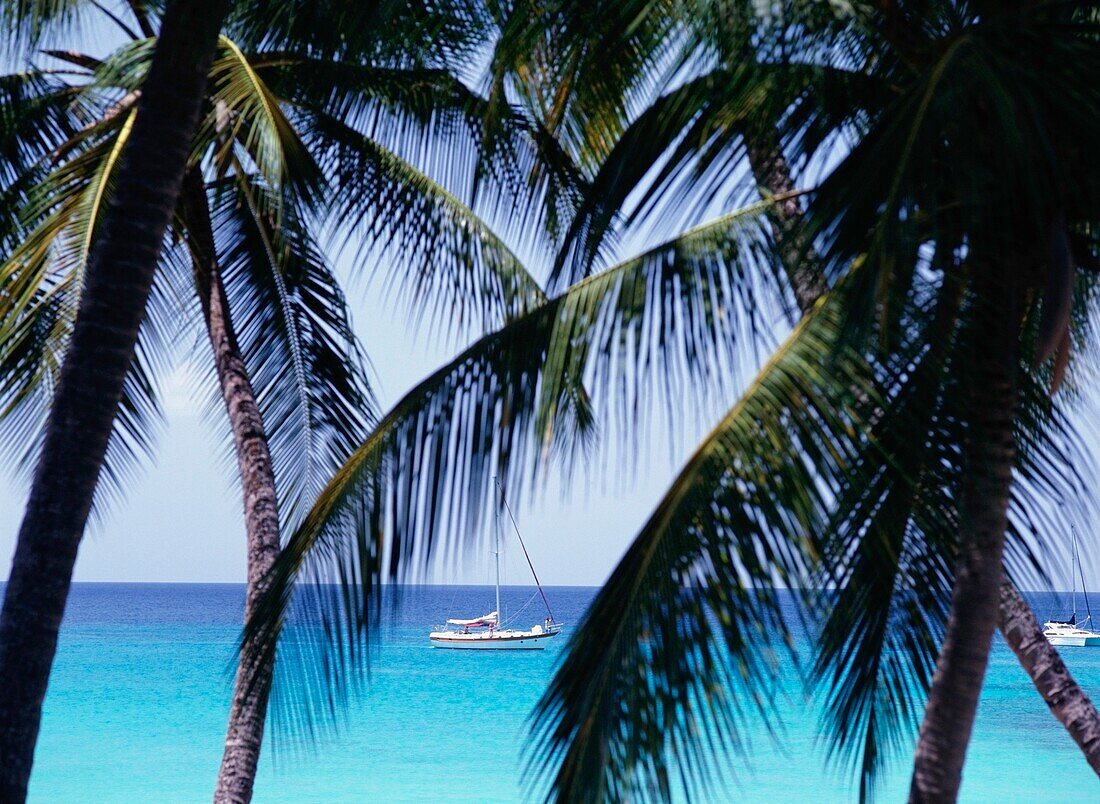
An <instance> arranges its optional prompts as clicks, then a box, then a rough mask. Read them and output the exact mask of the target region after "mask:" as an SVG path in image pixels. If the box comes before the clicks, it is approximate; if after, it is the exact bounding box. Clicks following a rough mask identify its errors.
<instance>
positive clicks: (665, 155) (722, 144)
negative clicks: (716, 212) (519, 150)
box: [503, 0, 1100, 773]
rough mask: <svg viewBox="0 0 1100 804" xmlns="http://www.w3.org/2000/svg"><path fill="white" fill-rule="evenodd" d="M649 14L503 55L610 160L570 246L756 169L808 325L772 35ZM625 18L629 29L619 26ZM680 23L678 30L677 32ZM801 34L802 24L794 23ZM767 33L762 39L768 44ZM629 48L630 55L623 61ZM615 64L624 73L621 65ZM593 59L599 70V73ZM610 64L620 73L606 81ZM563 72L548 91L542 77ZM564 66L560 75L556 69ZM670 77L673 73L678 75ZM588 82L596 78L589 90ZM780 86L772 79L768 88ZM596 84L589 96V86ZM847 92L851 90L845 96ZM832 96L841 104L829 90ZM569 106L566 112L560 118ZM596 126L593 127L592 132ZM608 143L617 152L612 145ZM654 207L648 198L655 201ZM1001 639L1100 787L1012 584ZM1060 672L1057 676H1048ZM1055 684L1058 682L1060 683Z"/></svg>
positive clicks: (814, 285)
mask: <svg viewBox="0 0 1100 804" xmlns="http://www.w3.org/2000/svg"><path fill="white" fill-rule="evenodd" d="M688 10H689V9H686V8H685V7H683V6H679V5H677V4H672V3H667V4H666V3H659V2H652V3H649V4H645V3H642V4H636V5H629V4H628V5H627V6H620V5H615V6H614V7H612V8H603V7H602V6H601V4H591V3H585V4H574V3H571V2H568V0H566V2H561V3H557V4H555V7H554V11H553V12H549V13H550V14H556V15H557V16H558V17H559V18H560V21H559V22H558V28H559V29H560V30H561V31H562V33H561V35H560V36H559V37H558V39H557V41H556V42H555V49H554V51H553V54H552V55H548V54H547V53H546V46H543V48H542V50H539V49H537V48H532V47H531V45H530V42H529V41H528V38H529V36H530V32H531V31H534V30H536V29H537V26H539V25H540V24H542V23H543V21H544V20H545V18H546V16H547V14H548V12H547V11H546V10H545V8H544V7H540V10H539V12H538V13H535V14H530V13H529V14H528V16H524V15H522V14H518V15H517V19H518V21H514V22H513V27H515V28H516V29H518V31H519V34H518V35H516V34H515V32H513V40H514V41H512V42H510V43H509V46H508V47H506V48H504V51H505V52H506V53H508V54H509V55H508V57H507V58H506V59H503V64H504V65H505V66H506V67H507V69H509V70H511V71H513V72H518V73H520V74H522V75H526V76H539V77H540V78H542V80H543V82H544V83H545V84H546V86H545V87H543V88H541V91H540V90H539V88H535V89H532V90H529V94H530V95H533V96H536V97H547V96H548V97H552V98H554V99H555V100H556V101H557V102H558V104H559V106H560V107H562V108H559V109H554V110H552V111H550V112H548V117H549V118H550V119H552V120H558V121H561V120H562V119H563V118H565V119H566V121H565V122H559V125H561V126H562V127H563V128H566V129H568V130H571V131H573V130H582V131H583V130H585V127H586V126H587V129H588V130H589V131H588V133H587V134H586V136H585V138H584V141H583V146H582V147H583V148H584V149H585V150H586V151H587V152H589V153H593V154H594V155H595V157H598V158H599V159H600V160H601V164H600V169H599V171H598V173H597V175H596V176H595V177H594V179H593V181H592V189H593V192H592V193H590V194H589V195H588V196H587V197H586V199H585V202H584V205H583V206H582V209H581V214H580V215H579V216H578V217H577V218H576V219H575V220H574V223H573V227H572V235H573V237H574V238H575V239H576V240H579V241H581V243H580V245H579V247H578V251H579V254H580V259H577V260H576V265H577V267H578V268H579V269H580V270H581V271H582V272H583V270H584V269H585V266H586V265H588V264H590V263H589V261H590V259H591V257H592V256H593V255H594V254H596V253H597V252H598V251H599V248H600V245H601V243H602V241H603V239H604V237H605V236H606V233H607V231H608V227H609V225H610V224H611V223H612V221H613V219H614V215H615V214H616V212H617V211H618V210H620V209H621V208H622V207H623V205H624V204H625V202H626V200H627V199H628V198H629V197H630V196H631V194H632V193H634V192H640V191H644V189H645V187H644V183H645V182H644V180H645V179H646V177H647V176H648V175H649V174H650V172H651V171H661V173H660V176H661V178H660V179H659V181H664V182H669V183H671V181H672V179H674V178H675V177H677V174H678V172H682V171H685V168H688V167H690V169H691V170H694V175H693V177H692V179H693V181H694V182H697V183H705V182H710V181H713V180H714V178H715V176H716V175H717V176H718V177H720V176H722V175H723V174H725V175H728V174H730V173H734V172H736V170H737V164H738V162H739V161H741V160H744V161H746V162H747V163H748V165H749V169H750V171H751V174H752V178H753V179H754V180H755V181H756V183H757V184H758V185H759V187H760V188H761V192H762V193H763V194H764V196H765V197H770V198H778V199H782V201H781V203H777V204H775V205H774V206H773V208H772V213H771V214H772V219H773V225H774V227H775V236H776V242H777V247H778V248H779V249H781V252H782V255H783V263H784V265H785V267H786V272H787V279H788V282H789V284H790V287H791V290H792V292H793V295H794V299H795V302H796V304H797V306H798V309H799V311H800V312H801V313H802V314H803V315H805V314H807V313H808V312H809V311H810V310H811V309H812V308H813V306H814V304H816V302H817V301H818V299H820V297H821V295H822V293H823V292H824V291H825V289H826V287H827V284H828V283H827V281H826V277H825V275H824V270H823V266H822V264H821V261H820V259H819V257H818V255H817V254H816V253H815V251H814V249H813V248H812V246H811V245H809V244H807V243H806V242H805V236H804V235H803V234H802V229H803V226H802V221H803V212H802V207H801V205H800V199H799V194H798V193H794V192H792V191H793V190H794V189H795V184H794V182H793V181H792V178H791V174H790V169H789V166H788V163H787V159H786V157H785V155H784V153H783V150H782V148H781V147H780V141H779V140H780V137H779V132H778V131H777V121H778V120H780V119H782V117H783V116H784V115H785V114H787V113H788V112H789V111H790V108H791V107H790V105H789V104H790V98H789V97H788V96H785V95H783V94H782V93H776V94H772V93H770V92H768V93H765V92H759V93H757V94H756V95H749V94H748V93H746V92H745V91H744V90H745V87H744V82H745V81H746V80H747V78H749V76H750V75H751V68H752V64H753V62H754V60H755V58H756V54H755V53H754V52H753V51H754V49H757V48H758V49H760V50H761V51H762V53H766V52H767V50H768V48H769V41H768V39H767V37H766V34H767V25H766V24H763V21H762V20H761V19H760V18H759V17H758V16H757V15H756V14H754V13H753V12H752V11H751V10H750V9H748V8H741V7H740V6H738V4H729V5H725V6H721V5H718V4H707V3H703V4H698V5H696V6H692V7H690V12H691V13H685V11H688ZM796 12H797V13H801V14H803V17H802V19H801V22H802V24H806V25H810V26H813V27H815V28H822V27H823V26H824V27H828V26H829V25H830V24H832V20H830V19H829V14H827V13H826V14H825V17H824V18H822V10H821V9H820V8H813V7H811V8H809V9H796ZM620 15H621V16H620ZM643 16H644V17H645V18H646V19H649V20H659V21H660V25H661V27H660V29H659V31H657V32H656V36H655V37H654V36H653V35H652V34H650V38H649V39H647V38H646V37H645V36H644V33H645V31H646V29H645V28H644V27H643V28H642V29H641V32H642V33H639V30H638V29H637V28H636V27H635V26H632V25H630V24H628V23H629V21H630V20H632V19H636V18H638V17H643ZM677 20H679V22H678V23H677V22H675V21H677ZM792 24H793V23H792ZM677 30H678V31H679V35H680V38H682V39H685V40H686V41H685V45H684V50H685V52H686V54H687V55H686V56H685V57H684V59H683V60H673V64H674V65H675V67H676V68H677V69H679V70H683V68H684V67H685V65H686V66H688V67H690V68H692V72H690V73H688V74H687V75H686V76H685V75H683V74H682V73H681V74H679V75H677V77H676V81H677V83H676V85H675V86H674V87H673V88H672V89H671V90H669V91H668V92H667V93H666V94H664V95H661V96H660V97H659V98H657V99H656V100H655V101H654V102H653V103H652V104H651V105H650V106H649V107H647V108H644V110H642V111H641V112H636V113H635V114H634V115H633V116H631V115H629V114H625V113H624V112H625V109H624V105H625V98H627V97H630V96H632V94H634V95H636V94H637V92H636V88H635V87H633V86H631V85H630V81H631V80H632V81H634V82H635V83H640V82H641V81H643V80H644V79H641V78H640V76H642V75H644V74H645V73H646V72H647V69H646V68H647V67H648V68H649V69H648V72H650V73H651V72H653V66H652V65H653V64H654V63H659V62H660V59H661V57H662V56H663V57H665V58H666V59H667V58H668V56H667V54H668V52H669V50H670V49H671V48H670V46H669V45H668V43H667V40H668V39H675V38H676V37H675V35H674V32H675V31H677ZM761 33H763V34H764V36H763V37H762V36H760V34H761ZM617 37H622V38H623V39H624V40H625V41H626V42H629V44H630V46H629V47H621V46H620V47H615V46H614V44H612V45H611V46H610V47H609V46H608V42H609V41H610V42H612V43H614V42H616V41H617ZM615 56H618V59H617V60H615ZM585 59H598V60H599V68H596V67H595V65H594V64H593V63H587V62H586V61H585ZM609 62H611V63H614V64H615V65H616V66H617V67H618V69H614V68H610V69H609V68H608V64H609ZM543 63H550V64H553V65H558V66H559V68H558V70H557V71H556V72H551V74H550V75H549V77H548V78H546V77H542V76H543V74H544V72H545V71H542V72H540V70H539V69H537V67H538V65H541V64H543ZM561 65H564V67H561ZM670 72H676V70H671V71H670ZM589 76H592V77H591V78H589ZM607 76H611V77H612V79H611V80H615V79H616V78H618V79H619V80H623V78H624V77H625V80H626V82H627V83H626V86H615V87H611V88H608V87H607V86H605V84H606V82H607V81H608V78H607ZM790 77H791V78H793V79H795V80H796V81H797V80H801V81H804V82H809V81H814V80H816V81H817V82H818V83H817V84H815V85H814V90H815V91H821V92H829V91H831V90H830V87H831V86H832V83H833V82H837V81H838V80H843V81H850V80H851V79H850V78H848V77H847V76H837V75H835V74H834V75H830V74H828V73H820V72H819V73H813V72H809V73H808V74H804V75H798V74H797V73H795V74H794V75H792V76H790ZM773 80H774V79H773ZM589 82H592V86H589V85H588V84H589ZM555 85H566V86H569V87H571V88H572V90H573V91H572V92H570V93H559V94H555V93H554V92H553V91H552V87H553V86H555ZM840 86H843V84H841V85H840ZM833 91H835V90H833ZM567 101H568V104H571V105H568V108H565V107H566V105H567ZM593 121H595V122H593ZM608 130H615V131H617V132H619V136H618V138H617V139H610V138H608V137H607V136H605V132H606V131H608ZM609 141H613V142H614V143H615V144H614V147H610V148H609V147H608V145H607V143H608V142H609ZM650 192H651V193H652V191H650ZM1000 594H1001V601H1000V606H999V616H1000V620H999V623H998V624H999V626H1000V628H1001V630H1002V632H1003V633H1004V634H1005V637H1006V639H1007V641H1008V643H1009V645H1010V647H1012V649H1013V650H1014V651H1015V652H1016V654H1017V656H1018V657H1019V658H1020V661H1021V663H1022V664H1023V666H1024V667H1025V669H1026V670H1027V671H1028V674H1029V675H1030V676H1031V678H1032V681H1033V683H1034V684H1035V686H1036V689H1037V690H1038V691H1039V692H1040V694H1041V695H1042V696H1043V698H1044V700H1045V701H1046V702H1047V704H1048V705H1049V706H1050V707H1051V709H1052V711H1053V712H1054V714H1055V716H1056V717H1057V718H1058V719H1059V720H1060V721H1061V722H1062V723H1063V724H1064V725H1065V726H1066V728H1067V729H1068V730H1069V732H1070V734H1071V735H1072V736H1073V738H1074V739H1075V741H1076V742H1077V744H1078V745H1079V746H1080V747H1081V749H1082V751H1083V752H1084V753H1085V756H1086V758H1087V759H1088V761H1089V763H1090V765H1092V766H1093V768H1094V769H1095V770H1097V772H1098V773H1100V743H1098V741H1097V739H1096V735H1097V734H1100V716H1098V715H1097V714H1096V710H1095V708H1094V707H1092V705H1091V703H1090V702H1089V701H1088V698H1087V696H1085V695H1084V693H1083V692H1082V691H1081V689H1080V687H1079V686H1078V685H1077V684H1076V683H1075V682H1074V681H1073V679H1072V677H1071V676H1069V674H1068V671H1067V670H1065V666H1064V664H1063V663H1062V662H1061V659H1060V657H1059V656H1058V654H1057V651H1056V650H1055V649H1054V648H1053V647H1052V646H1051V645H1050V644H1049V643H1048V642H1047V641H1046V640H1045V639H1043V638H1042V634H1041V629H1040V627H1039V625H1038V622H1037V621H1036V620H1035V617H1034V615H1033V614H1029V609H1028V607H1027V606H1026V604H1025V602H1024V601H1023V598H1022V597H1021V596H1020V594H1019V592H1018V591H1017V590H1016V588H1015V586H1013V585H1012V584H1011V583H1005V584H1003V585H1002V587H1001V593H1000ZM1052 668H1056V669H1055V670H1053V671H1052V672H1048V669H1052ZM1052 679H1058V681H1057V682H1056V683H1052Z"/></svg>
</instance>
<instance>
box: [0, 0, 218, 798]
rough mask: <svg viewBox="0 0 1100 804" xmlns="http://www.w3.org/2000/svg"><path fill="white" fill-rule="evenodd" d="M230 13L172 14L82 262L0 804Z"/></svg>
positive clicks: (15, 622) (7, 710)
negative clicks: (113, 186)
mask: <svg viewBox="0 0 1100 804" xmlns="http://www.w3.org/2000/svg"><path fill="white" fill-rule="evenodd" d="M227 9H228V2H226V0H208V2H202V3H198V2H183V0H176V2H172V3H171V4H170V5H169V7H168V9H167V12H166V13H165V16H164V21H163V25H162V28H161V35H160V38H159V39H158V41H157V47H156V52H155V54H154V56H153V62H152V65H151V67H150V71H149V77H148V78H147V80H146V82H145V86H144V91H143V94H142V97H141V99H140V101H139V102H138V113H137V118H136V120H135V123H134V129H133V133H132V135H131V138H130V141H129V144H128V145H127V147H126V151H125V153H124V155H123V162H122V165H121V167H120V170H119V180H118V186H117V190H116V193H115V197H114V201H113V202H112V204H111V207H110V209H109V210H108V212H107V216H106V218H105V219H104V223H103V230H102V234H101V235H100V236H99V238H98V240H97V242H96V245H95V248H94V250H93V253H92V257H91V260H90V262H89V266H88V271H87V283H86V285H85V289H84V293H83V294H82V296H81V300H80V310H79V313H78V316H77V320H76V325H75V327H74V329H73V334H72V340H71V342H70V345H69V348H68V352H67V353H66V355H65V361H64V365H63V367H62V370H61V378H60V381H59V383H58V387H57V392H56V394H55V396H54V401H53V406H52V408H51V411H50V421H49V424H48V426H47V430H46V437H45V441H44V443H43V446H42V454H41V456H40V458H39V461H38V466H37V467H36V470H35V474H34V481H33V483H32V485H31V492H30V497H29V500H28V502H27V509H26V512H25V514H24V517H23V524H22V526H21V527H20V530H19V537H18V541H17V542H16V548H15V555H14V557H13V559H12V569H11V575H10V577H9V580H8V585H7V588H6V590H5V594H4V607H3V612H2V614H0V690H3V694H2V695H0V801H5V802H19V801H23V800H24V799H25V798H26V794H27V784H28V781H29V778H30V772H31V766H32V763H33V759H34V746H35V743H36V741H37V738H38V729H39V723H40V720H41V715H42V701H43V699H44V697H45V695H46V686H47V683H48V680H49V674H50V668H51V667H52V665H53V659H54V654H55V653H56V650H57V634H58V629H59V628H60V626H61V620H62V617H63V615H64V612H65V602H66V599H67V597H68V593H69V587H70V584H71V582H72V570H73V565H74V564H75V562H76V555H77V550H78V548H79V545H80V539H81V537H82V535H83V533H84V526H85V524H86V523H87V519H88V513H89V511H90V510H91V505H92V499H93V495H94V492H95V487H96V483H97V481H98V479H99V473H100V470H101V469H102V466H103V459H104V455H105V453H106V449H107V442H108V439H109V438H110V434H111V429H112V426H113V423H114V418H115V414H116V412H117V410H118V404H119V399H120V398H121V395H122V385H123V382H124V380H125V378H126V374H127V372H128V370H129V367H130V364H131V362H132V360H133V355H134V348H135V345H136V342H137V338H138V331H139V328H140V326H141V322H142V319H143V318H144V316H145V306H146V303H147V301H148V298H149V292H150V288H151V286H152V281H153V275H154V272H155V271H156V267H157V261H158V259H159V256H160V249H161V245H162V242H163V240H164V234H165V230H166V229H167V227H168V223H169V221H170V220H171V216H172V212H173V210H174V209H175V206H176V200H177V197H178V195H179V189H180V184H181V181H182V179H183V174H184V170H185V168H186V164H187V156H188V150H189V146H190V142H191V135H192V132H193V131H194V128H195V123H196V121H197V119H198V114H199V109H200V105H201V103H202V98H203V95H204V93H205V89H206V76H207V73H208V71H209V67H210V62H211V59H212V57H213V53H214V46H215V43H216V41H217V34H218V30H219V29H220V27H221V23H222V20H223V19H224V18H225V14H226V12H227Z"/></svg>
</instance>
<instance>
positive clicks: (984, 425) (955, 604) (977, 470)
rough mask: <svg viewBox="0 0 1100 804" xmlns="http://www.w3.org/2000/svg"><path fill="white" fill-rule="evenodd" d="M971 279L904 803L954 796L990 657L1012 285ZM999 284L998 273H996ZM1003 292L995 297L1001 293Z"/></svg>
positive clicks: (1005, 490)
mask: <svg viewBox="0 0 1100 804" xmlns="http://www.w3.org/2000/svg"><path fill="white" fill-rule="evenodd" d="M988 273H990V272H989V270H988V269H986V270H985V271H983V274H985V275H984V276H979V277H978V283H979V285H978V287H977V289H976V290H977V292H976V297H977V299H978V302H977V305H976V309H975V313H974V315H975V323H974V329H975V332H980V333H982V335H981V338H982V344H981V346H980V347H978V346H977V345H975V347H972V348H974V355H973V368H972V371H971V387H970V389H969V392H968V393H969V399H968V413H969V428H968V433H967V440H966V446H965V450H966V462H965V466H966V470H965V471H966V478H965V480H964V485H963V492H962V501H961V503H962V504H961V510H960V516H961V519H962V528H963V536H964V539H963V542H962V544H961V545H960V555H959V563H958V568H957V572H956V577H955V587H954V592H953V594H952V599H951V610H950V613H949V615H948V620H947V628H946V633H945V635H944V640H943V644H942V645H941V646H940V653H939V656H938V657H937V660H936V671H935V673H934V674H933V676H932V688H931V690H930V691H929V695H928V704H927V706H926V707H925V712H924V721H923V722H922V723H921V728H920V735H919V737H918V740H917V750H916V757H915V760H914V767H913V779H912V786H911V788H910V791H909V800H910V801H911V802H933V801H935V802H941V801H955V800H956V799H957V798H958V793H959V785H960V784H961V783H962V769H963V763H964V761H965V759H966V748H967V745H968V743H969V741H970V733H971V731H972V729H973V726H974V716H975V714H976V712H977V709H978V696H979V694H980V693H981V689H982V681H983V680H984V678H985V670H986V666H987V665H988V662H989V650H990V647H991V645H992V641H993V631H994V629H995V628H996V624H997V615H998V606H999V602H1000V589H1001V583H1002V580H1003V575H1004V573H1003V568H1002V562H1003V552H1004V537H1005V529H1006V528H1007V526H1008V502H1009V494H1010V492H1011V488H1012V467H1013V465H1014V462H1015V456H1016V451H1015V443H1014V440H1013V433H1012V429H1013V422H1014V421H1015V415H1016V405H1017V398H1018V389H1017V372H1018V370H1019V369H1018V361H1019V355H1018V324H1019V322H1018V317H1017V316H1016V315H1015V314H1014V313H1013V312H1012V311H1014V310H1016V309H1017V306H1016V304H1015V300H1014V299H1012V298H1010V297H1011V294H1012V290H1011V288H1007V289H1006V288H1004V287H1003V285H1002V286H997V284H996V280H995V279H994V278H992V277H989V276H988ZM1002 281H1004V280H1003V278H1002ZM1002 297H1004V298H1002Z"/></svg>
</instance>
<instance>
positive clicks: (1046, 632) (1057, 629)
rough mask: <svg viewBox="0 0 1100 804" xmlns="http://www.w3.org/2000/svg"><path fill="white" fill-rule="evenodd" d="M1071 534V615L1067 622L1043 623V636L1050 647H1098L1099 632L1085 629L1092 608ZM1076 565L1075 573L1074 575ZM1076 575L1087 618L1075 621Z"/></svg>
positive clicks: (1090, 618)
mask: <svg viewBox="0 0 1100 804" xmlns="http://www.w3.org/2000/svg"><path fill="white" fill-rule="evenodd" d="M1070 532H1071V533H1072V534H1073V563H1071V564H1070V578H1071V579H1072V583H1073V613H1072V614H1070V617H1069V619H1068V620H1047V621H1046V622H1045V623H1043V636H1045V637H1046V638H1047V641H1049V642H1050V644H1051V645H1057V646H1059V647H1063V646H1064V647H1075V648H1093V647H1097V646H1100V631H1094V630H1092V629H1089V628H1085V626H1086V625H1088V624H1089V623H1090V622H1091V621H1092V608H1091V607H1090V606H1089V593H1088V591H1087V590H1086V589H1085V572H1084V570H1083V569H1082V567H1081V554H1080V553H1078V552H1077V531H1076V529H1074V528H1072V527H1071V528H1070ZM1074 565H1076V570H1077V573H1074V568H1075V567H1074ZM1077 574H1080V576H1081V594H1082V596H1083V597H1084V598H1085V611H1087V612H1088V616H1086V617H1085V619H1083V620H1081V621H1080V622H1078V621H1077Z"/></svg>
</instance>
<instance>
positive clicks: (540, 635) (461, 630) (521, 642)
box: [428, 482, 562, 650]
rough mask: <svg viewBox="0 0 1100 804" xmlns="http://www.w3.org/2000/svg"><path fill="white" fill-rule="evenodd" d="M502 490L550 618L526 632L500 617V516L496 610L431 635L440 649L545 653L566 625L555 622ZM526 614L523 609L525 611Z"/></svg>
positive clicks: (449, 624) (455, 621) (454, 621)
mask: <svg viewBox="0 0 1100 804" xmlns="http://www.w3.org/2000/svg"><path fill="white" fill-rule="evenodd" d="M497 486H498V487H499V488H500V501H501V504H502V506H503V508H504V510H505V511H507V513H508V518H509V519H511V521H512V526H513V528H515V531H516V538H517V539H519V546H520V547H522V548H523V556H524V558H526V559H527V566H528V567H530V569H531V577H533V578H534V579H535V586H536V587H538V594H539V595H541V596H542V603H543V605H544V606H545V607H546V619H545V620H544V621H543V623H542V625H534V626H532V627H531V628H529V629H527V630H526V631H521V630H517V629H514V628H507V627H504V626H506V625H507V622H503V621H502V618H501V614H500V515H499V513H498V514H497V527H496V551H495V553H494V554H495V556H496V570H497V572H496V609H495V610H494V611H491V612H489V613H488V614H485V615H483V616H481V617H473V618H471V619H465V620H464V619H450V620H447V624H446V625H445V626H443V627H442V628H439V627H438V626H437V630H435V631H432V632H431V633H430V634H428V639H429V640H431V643H432V645H433V646H434V647H436V648H451V649H457V650H542V649H543V648H544V647H545V646H546V640H548V639H550V638H551V637H556V636H557V635H558V634H560V633H561V629H562V625H561V623H559V622H558V621H557V620H556V619H554V613H553V612H552V611H550V601H549V600H547V598H546V592H544V591H543V589H542V584H540V583H539V576H538V575H537V574H535V567H534V565H533V564H532V563H531V556H530V555H528V553H527V548H526V546H524V544H523V537H522V536H521V535H520V533H519V526H517V525H516V520H515V518H514V517H513V516H512V511H511V509H509V508H508V502H507V501H506V500H505V499H504V487H503V486H501V485H500V483H499V482H498V483H497ZM521 611H522V610H521Z"/></svg>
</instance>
